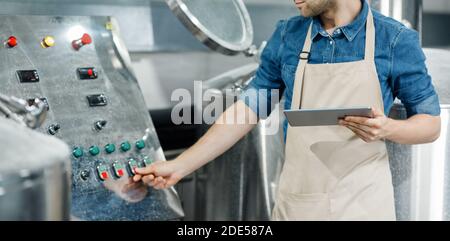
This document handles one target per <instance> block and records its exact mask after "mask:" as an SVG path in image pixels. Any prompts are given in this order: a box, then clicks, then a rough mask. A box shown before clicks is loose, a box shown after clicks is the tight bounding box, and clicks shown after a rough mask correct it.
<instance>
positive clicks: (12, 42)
mask: <svg viewBox="0 0 450 241" xmlns="http://www.w3.org/2000/svg"><path fill="white" fill-rule="evenodd" d="M17 44H18V42H17V38H16V37H14V36H10V37H9V38H8V40H6V42H5V45H6V46H7V47H9V48H14V47H16V46H17Z"/></svg>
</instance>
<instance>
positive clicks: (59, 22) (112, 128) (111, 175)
mask: <svg viewBox="0 0 450 241" xmlns="http://www.w3.org/2000/svg"><path fill="white" fill-rule="evenodd" d="M114 26H116V25H115V24H114V20H113V19H111V18H109V17H76V16H67V17H58V16H0V29H1V30H2V31H0V40H1V41H3V45H2V46H0V58H1V60H2V64H1V65H0V76H1V77H2V81H0V92H1V93H2V94H6V95H11V96H16V97H19V98H23V99H26V100H28V102H29V103H30V105H31V104H33V103H34V101H35V100H36V99H40V100H42V101H44V103H46V105H47V108H48V110H49V115H48V118H47V120H46V122H45V123H44V125H43V126H42V127H41V128H40V129H39V131H40V132H42V133H46V134H48V135H53V136H55V137H57V138H60V139H62V140H63V141H65V142H66V143H68V144H69V145H70V146H72V148H73V150H72V216H73V218H74V219H81V220H174V219H179V218H181V217H182V216H183V211H182V208H181V205H180V202H179V199H178V196H177V194H176V192H175V191H174V189H169V190H161V191H159V190H158V191H157V190H154V189H152V188H150V187H148V186H145V185H143V184H142V183H137V184H136V183H134V182H132V181H131V178H132V176H133V175H135V169H136V168H138V167H145V166H148V165H150V164H151V163H153V162H154V161H157V160H158V161H161V160H164V155H163V152H162V149H161V146H160V144H159V141H158V137H157V135H156V132H155V129H154V127H153V123H152V120H151V117H150V116H149V115H148V111H147V109H146V106H145V103H144V99H143V96H142V93H141V91H140V89H139V86H138V84H137V81H136V79H135V77H134V75H133V74H132V71H131V69H130V68H129V66H130V63H129V56H128V52H127V51H126V49H125V48H124V46H123V45H122V44H121V40H120V36H119V33H118V31H117V29H115V28H114ZM17 155H20V153H17Z"/></svg>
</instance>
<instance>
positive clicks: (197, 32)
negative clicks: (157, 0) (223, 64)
mask: <svg viewBox="0 0 450 241" xmlns="http://www.w3.org/2000/svg"><path fill="white" fill-rule="evenodd" d="M167 4H168V5H169V7H170V9H171V10H172V11H173V12H174V14H175V15H176V16H177V17H178V19H180V21H181V22H182V23H183V24H184V25H185V26H186V27H187V28H188V29H189V30H190V31H191V32H192V34H194V36H195V37H196V38H197V39H198V40H200V41H201V42H202V43H204V44H205V45H207V46H208V47H209V48H211V49H213V50H215V51H218V52H221V53H224V54H227V55H234V54H237V53H240V52H243V51H245V50H247V49H249V48H250V46H251V44H252V42H253V27H252V23H251V20H250V16H249V13H248V11H247V8H246V7H245V5H244V3H243V1H242V0H210V1H203V0H167Z"/></svg>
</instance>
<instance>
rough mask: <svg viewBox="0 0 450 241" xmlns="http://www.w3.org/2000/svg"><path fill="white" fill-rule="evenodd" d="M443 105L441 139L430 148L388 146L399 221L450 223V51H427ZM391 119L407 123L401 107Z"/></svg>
mask: <svg viewBox="0 0 450 241" xmlns="http://www.w3.org/2000/svg"><path fill="white" fill-rule="evenodd" d="M425 55H426V56H427V66H428V69H429V72H430V75H431V76H432V78H433V82H434V85H435V88H436V91H437V92H438V94H439V97H440V102H441V118H442V131H441V137H440V138H439V139H438V140H437V141H436V142H434V143H432V144H427V145H414V146H411V145H399V144H394V143H388V150H389V157H390V162H391V170H392V175H393V183H394V189H395V201H396V209H397V219H398V220H450V132H449V127H450V118H449V117H450V66H449V65H448V63H449V61H450V51H446V50H437V49H425ZM391 117H392V118H395V119H405V118H406V111H405V109H404V108H403V106H402V105H401V104H397V105H395V106H394V107H393V109H392V111H391Z"/></svg>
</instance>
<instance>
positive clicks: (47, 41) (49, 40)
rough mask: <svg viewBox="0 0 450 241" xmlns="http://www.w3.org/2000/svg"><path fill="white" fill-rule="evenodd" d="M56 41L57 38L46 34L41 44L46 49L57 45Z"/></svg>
mask: <svg viewBox="0 0 450 241" xmlns="http://www.w3.org/2000/svg"><path fill="white" fill-rule="evenodd" d="M55 43H56V41H55V38H53V37H52V36H45V38H44V39H42V41H41V46H42V48H44V49H46V48H50V47H53V46H55Z"/></svg>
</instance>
